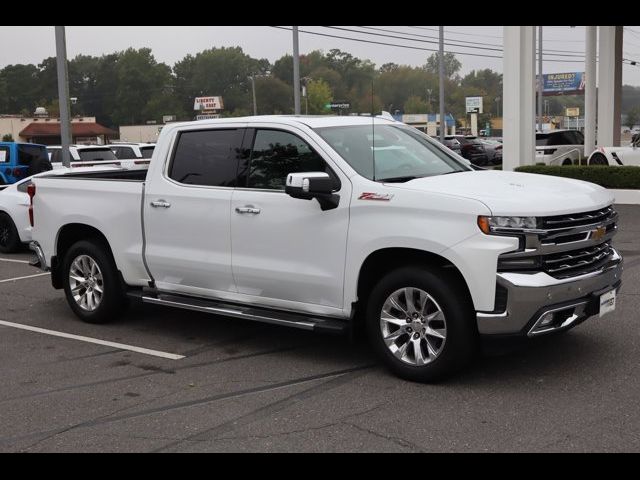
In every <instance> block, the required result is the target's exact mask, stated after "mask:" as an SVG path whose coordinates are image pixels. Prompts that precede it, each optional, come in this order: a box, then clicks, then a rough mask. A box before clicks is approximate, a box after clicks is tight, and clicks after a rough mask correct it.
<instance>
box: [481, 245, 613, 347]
mask: <svg viewBox="0 0 640 480" xmlns="http://www.w3.org/2000/svg"><path fill="white" fill-rule="evenodd" d="M622 270H623V259H622V256H621V255H620V254H619V253H618V252H617V251H616V250H615V249H613V256H612V258H611V261H610V262H609V263H607V264H606V265H605V266H603V267H602V268H601V269H599V270H597V271H595V272H591V273H588V274H585V275H580V276H577V277H573V278H563V279H556V278H553V277H552V276H550V275H547V274H546V273H544V272H537V273H534V274H526V273H510V272H504V273H498V274H497V283H498V284H499V285H501V286H502V287H504V288H506V289H507V306H506V310H505V311H504V312H490V313H489V312H478V313H477V315H476V317H477V325H478V331H479V333H480V334H482V335H512V334H522V335H527V334H528V333H530V332H531V331H532V330H533V327H531V328H529V329H527V326H528V325H530V324H531V323H532V322H533V323H536V324H537V323H538V322H539V321H540V320H541V318H542V316H544V314H545V313H549V312H550V311H552V310H554V309H555V308H557V309H558V310H566V309H568V308H571V307H572V306H575V307H576V312H575V313H577V314H578V317H577V318H574V319H572V320H571V322H570V323H569V324H567V325H564V326H562V327H561V328H566V327H568V326H570V325H572V324H574V323H576V322H577V321H578V320H581V319H585V318H586V317H585V313H584V311H581V312H578V311H577V310H580V308H579V305H582V304H584V305H586V304H587V302H588V297H589V296H590V295H591V294H593V293H594V292H598V291H600V290H603V289H606V288H607V287H612V288H613V286H614V285H615V284H617V283H618V282H619V281H620V279H621V277H622ZM545 307H548V309H545ZM583 310H584V309H583ZM536 315H537V316H536ZM534 317H535V320H534ZM570 319H571V317H570V318H569V319H567V321H568V320H570ZM563 323H564V322H563ZM534 326H535V325H534ZM552 330H558V328H554V329H552ZM550 331H551V330H550ZM542 333H548V332H546V331H544V332H542V331H541V332H535V333H534V335H538V334H542ZM532 336H533V335H532Z"/></svg>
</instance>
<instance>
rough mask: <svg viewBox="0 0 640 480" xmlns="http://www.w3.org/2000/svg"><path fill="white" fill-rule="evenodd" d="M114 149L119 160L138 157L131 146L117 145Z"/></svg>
mask: <svg viewBox="0 0 640 480" xmlns="http://www.w3.org/2000/svg"><path fill="white" fill-rule="evenodd" d="M112 150H113V153H115V155H116V157H117V158H118V159H119V160H130V159H132V158H136V154H135V153H133V148H130V147H116V148H113V149H112Z"/></svg>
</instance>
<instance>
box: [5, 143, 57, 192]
mask: <svg viewBox="0 0 640 480" xmlns="http://www.w3.org/2000/svg"><path fill="white" fill-rule="evenodd" d="M51 168H52V167H51V163H50V162H49V159H48V157H47V150H46V147H45V146H44V145H37V144H34V143H17V142H0V188H2V187H4V186H6V185H11V184H14V183H16V182H19V181H20V180H22V179H24V178H26V177H30V176H31V175H35V174H36V173H40V172H46V171H49V170H51Z"/></svg>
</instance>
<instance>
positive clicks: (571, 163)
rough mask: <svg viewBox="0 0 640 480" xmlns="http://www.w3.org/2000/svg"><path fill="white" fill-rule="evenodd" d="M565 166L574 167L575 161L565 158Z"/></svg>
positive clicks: (563, 163)
mask: <svg viewBox="0 0 640 480" xmlns="http://www.w3.org/2000/svg"><path fill="white" fill-rule="evenodd" d="M562 165H563V166H566V165H573V161H572V160H571V159H570V158H565V159H564V161H563V162H562Z"/></svg>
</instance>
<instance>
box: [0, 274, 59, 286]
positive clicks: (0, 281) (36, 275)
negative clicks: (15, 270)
mask: <svg viewBox="0 0 640 480" xmlns="http://www.w3.org/2000/svg"><path fill="white" fill-rule="evenodd" d="M45 275H51V274H50V273H49V272H46V273H37V274H35V275H27V276H26V277H16V278H7V279H6V280H0V283H7V282H15V281H16V280H26V279H28V278H36V277H44V276H45Z"/></svg>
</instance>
